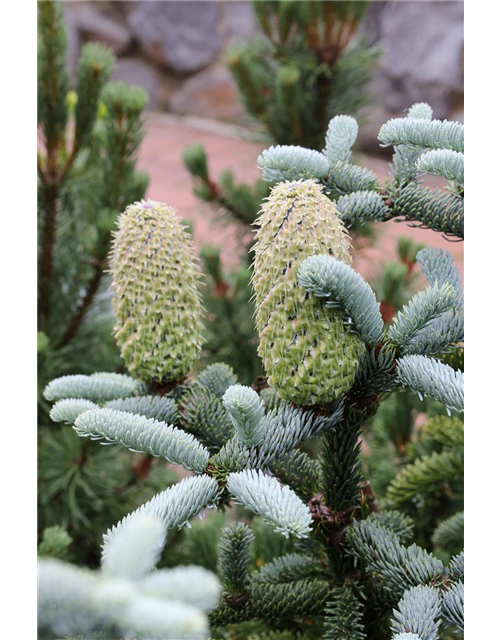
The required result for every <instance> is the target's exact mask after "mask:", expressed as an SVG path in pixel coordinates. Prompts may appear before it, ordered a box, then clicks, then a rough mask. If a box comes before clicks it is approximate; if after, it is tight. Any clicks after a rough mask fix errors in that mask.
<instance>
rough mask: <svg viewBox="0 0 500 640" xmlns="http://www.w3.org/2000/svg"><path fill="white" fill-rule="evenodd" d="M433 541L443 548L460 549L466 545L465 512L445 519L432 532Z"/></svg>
mask: <svg viewBox="0 0 500 640" xmlns="http://www.w3.org/2000/svg"><path fill="white" fill-rule="evenodd" d="M432 543H433V544H434V545H435V546H436V547H440V548H441V549H446V550H450V549H457V548H458V549H460V548H462V547H463V546H464V512H463V511H460V512H459V513H455V514H454V515H452V516H450V517H449V518H446V520H443V521H442V522H441V523H440V524H439V525H438V526H437V528H436V530H435V531H434V533H433V534H432Z"/></svg>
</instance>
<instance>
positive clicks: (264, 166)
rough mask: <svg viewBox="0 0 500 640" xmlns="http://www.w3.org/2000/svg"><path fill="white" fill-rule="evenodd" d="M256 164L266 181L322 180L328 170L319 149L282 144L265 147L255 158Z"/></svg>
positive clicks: (327, 165)
mask: <svg viewBox="0 0 500 640" xmlns="http://www.w3.org/2000/svg"><path fill="white" fill-rule="evenodd" d="M257 166H258V167H259V169H260V170H261V171H262V178H263V180H266V181H267V182H283V181H285V180H301V179H308V178H315V179H318V180H323V179H325V178H326V177H327V175H328V171H329V162H328V160H327V158H326V157H325V156H324V155H323V154H322V153H320V152H319V151H313V150H311V149H304V148H302V147H296V146H283V145H278V146H276V147H269V149H265V150H264V151H263V152H262V153H261V155H260V156H259V157H258V158H257Z"/></svg>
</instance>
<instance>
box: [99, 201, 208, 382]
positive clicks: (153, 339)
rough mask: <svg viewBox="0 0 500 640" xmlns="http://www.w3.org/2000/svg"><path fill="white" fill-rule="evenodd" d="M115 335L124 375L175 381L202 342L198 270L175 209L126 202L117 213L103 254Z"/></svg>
mask: <svg viewBox="0 0 500 640" xmlns="http://www.w3.org/2000/svg"><path fill="white" fill-rule="evenodd" d="M110 264H111V272H112V276H113V282H112V288H113V290H114V292H115V295H114V297H113V310H114V312H115V316H116V324H115V328H114V329H115V338H116V341H117V343H118V346H119V347H121V355H122V358H123V359H124V360H125V364H126V366H127V369H128V370H129V371H130V373H131V374H132V375H133V376H134V377H136V378H139V379H140V380H143V381H144V382H148V383H152V382H158V383H169V382H177V381H180V380H182V379H183V378H184V377H185V376H186V375H187V374H188V373H189V372H190V371H191V369H192V368H193V366H194V364H195V363H196V361H197V359H198V356H199V353H200V350H201V345H202V342H203V340H202V331H203V321H202V316H203V308H202V305H201V296H200V291H199V280H200V270H199V268H198V266H197V265H196V263H195V256H194V252H193V248H192V245H191V239H190V237H189V235H188V234H187V233H186V231H185V230H184V227H183V225H182V223H181V220H180V219H179V218H178V217H177V216H176V214H175V209H173V208H172V207H169V206H168V205H166V204H164V203H162V202H154V201H147V202H145V201H142V202H135V203H134V204H131V205H130V206H129V207H127V209H126V210H125V212H124V213H122V214H121V215H120V216H119V218H118V230H117V231H116V233H115V236H114V241H113V247H112V250H111V255H110Z"/></svg>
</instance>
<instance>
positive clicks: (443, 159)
mask: <svg viewBox="0 0 500 640" xmlns="http://www.w3.org/2000/svg"><path fill="white" fill-rule="evenodd" d="M417 169H418V170H419V171H421V172H422V173H429V174H432V175H435V176H443V177H444V178H446V179H447V180H449V181H450V182H457V183H458V184H459V185H460V186H461V187H463V185H464V169H465V167H464V154H463V153H460V152H458V151H451V150H450V149H432V150H431V151H427V152H426V153H424V154H422V155H421V156H420V158H419V159H418V160H417Z"/></svg>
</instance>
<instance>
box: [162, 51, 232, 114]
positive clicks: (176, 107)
mask: <svg viewBox="0 0 500 640" xmlns="http://www.w3.org/2000/svg"><path fill="white" fill-rule="evenodd" d="M168 106H169V110H170V111H173V112H174V113H177V114H180V115H194V116H202V117H204V118H214V119H216V120H225V121H228V122H242V121H243V120H244V114H245V110H244V108H243V106H242V105H241V102H240V100H239V98H238V89H237V88H236V85H235V83H234V81H233V79H232V77H231V74H230V73H229V71H228V70H227V68H226V66H225V65H224V64H223V63H221V62H216V63H215V64H213V65H212V66H211V67H209V68H208V69H205V70H203V71H200V72H199V73H197V74H196V75H194V76H192V77H191V78H189V79H188V80H185V81H184V82H183V83H182V86H181V88H180V89H179V91H177V92H176V93H175V94H174V95H173V96H172V99H171V100H170V101H169V104H168Z"/></svg>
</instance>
